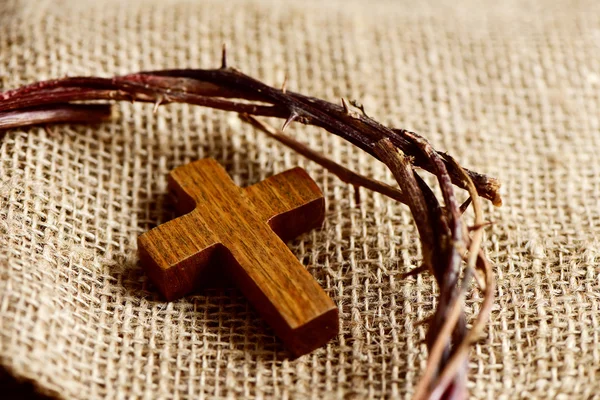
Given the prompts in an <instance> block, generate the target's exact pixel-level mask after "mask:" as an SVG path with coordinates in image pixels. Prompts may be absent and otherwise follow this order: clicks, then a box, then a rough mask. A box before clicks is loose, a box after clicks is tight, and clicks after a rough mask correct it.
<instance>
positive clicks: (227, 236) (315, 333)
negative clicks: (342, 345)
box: [138, 159, 339, 356]
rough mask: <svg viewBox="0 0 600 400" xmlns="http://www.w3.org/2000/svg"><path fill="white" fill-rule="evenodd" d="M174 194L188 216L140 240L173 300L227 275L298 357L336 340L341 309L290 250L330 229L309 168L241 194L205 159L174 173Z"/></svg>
mask: <svg viewBox="0 0 600 400" xmlns="http://www.w3.org/2000/svg"><path fill="white" fill-rule="evenodd" d="M169 188H170V190H171V191H172V192H173V194H174V196H175V198H176V200H177V207H178V209H179V210H180V212H185V213H186V214H185V215H183V216H181V217H179V218H177V219H174V220H172V221H169V222H167V223H165V224H163V225H160V226H158V227H156V228H154V229H152V230H151V231H149V232H146V233H144V234H143V235H141V236H140V237H139V240H138V247H139V252H140V260H141V262H142V265H143V266H144V268H146V270H147V272H148V274H149V276H150V277H151V279H152V280H153V282H154V283H155V284H156V285H157V286H158V288H159V290H160V291H161V292H162V294H163V295H164V296H165V298H166V299H167V300H174V299H177V298H180V297H182V296H185V295H186V294H188V293H190V292H192V291H193V290H194V289H196V288H197V287H198V286H199V285H201V284H202V283H203V280H206V279H210V277H211V276H214V275H215V274H217V275H218V274H226V275H227V276H228V278H229V279H230V280H231V281H233V282H234V283H235V284H236V286H237V287H238V288H239V289H240V290H241V291H242V293H244V295H245V296H246V297H247V298H248V300H249V301H250V302H251V303H252V305H253V306H254V307H255V308H256V309H257V310H258V312H259V313H260V315H261V316H262V317H263V318H264V319H265V320H266V321H267V322H268V323H269V324H270V325H271V326H272V327H273V329H274V330H275V332H276V333H277V335H278V336H279V337H280V338H281V339H282V340H283V342H284V343H285V344H286V345H287V347H288V348H289V349H290V350H291V351H292V353H293V354H294V355H296V356H300V355H302V354H306V353H308V352H310V351H312V350H314V349H316V348H318V347H320V346H322V345H324V344H325V343H327V341H329V339H331V338H332V337H333V336H334V335H336V334H337V332H338V329H339V327H338V310H337V307H336V306H335V304H334V303H333V301H332V300H331V299H330V298H329V297H328V296H327V294H326V293H325V292H324V291H323V289H322V288H321V287H320V286H319V285H318V284H317V282H316V281H315V280H314V279H313V277H312V276H311V275H310V274H309V273H308V272H307V271H306V269H305V267H304V266H303V265H302V264H301V263H300V262H299V261H298V259H297V258H296V256H294V254H293V253H292V252H291V251H290V249H289V248H288V247H287V246H286V245H285V243H284V241H286V240H289V239H291V238H293V237H295V236H297V235H299V234H300V233H303V232H306V231H308V230H311V229H313V228H317V227H320V226H321V224H322V223H323V219H324V214H325V201H324V198H323V195H322V193H321V191H320V190H319V188H318V187H317V185H316V184H315V182H314V181H313V180H312V179H311V178H310V177H309V176H308V174H307V173H306V172H305V171H304V170H303V169H301V168H294V169H291V170H289V171H286V172H283V173H281V174H278V175H275V176H272V177H270V178H268V179H266V180H264V181H262V182H259V183H257V184H255V185H252V186H249V187H247V188H240V187H238V186H236V185H235V184H234V182H233V181H232V180H231V178H230V177H229V175H228V174H227V172H226V171H225V170H224V169H223V168H222V167H221V166H220V165H219V164H218V163H217V162H216V161H215V160H213V159H204V160H200V161H196V162H193V163H190V164H187V165H184V166H181V167H179V168H176V169H175V170H173V171H172V172H171V174H170V176H169Z"/></svg>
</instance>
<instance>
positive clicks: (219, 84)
mask: <svg viewBox="0 0 600 400" xmlns="http://www.w3.org/2000/svg"><path fill="white" fill-rule="evenodd" d="M98 100H100V101H106V100H108V101H114V100H117V101H142V102H149V103H154V107H155V110H156V109H157V108H158V107H159V106H160V105H163V104H168V103H188V104H194V105H200V106H205V107H211V108H215V109H220V110H226V111H233V112H237V113H239V114H240V115H241V116H242V118H243V119H244V120H245V121H247V122H249V123H251V124H252V125H254V126H255V127H257V128H259V129H260V130H262V131H263V132H265V133H267V134H268V135H269V136H271V137H272V138H274V139H276V140H278V141H280V142H281V143H283V144H285V145H286V146H288V147H290V148H292V149H293V150H295V151H297V152H298V153H300V154H302V155H304V156H305V157H307V158H309V159H311V160H313V161H315V162H317V163H319V164H320V165H322V166H323V167H324V168H326V169H328V170H329V171H331V172H332V173H334V174H335V175H336V176H338V177H339V178H340V179H341V180H342V181H344V182H346V183H349V184H352V185H354V186H355V187H356V188H358V187H365V188H368V189H370V190H373V191H376V192H379V193H381V194H384V195H386V196H388V197H390V198H392V199H394V200H396V201H399V202H402V203H404V204H407V205H408V206H409V208H410V210H411V212H412V214H413V218H414V220H415V223H416V226H417V230H418V232H419V237H420V240H421V245H422V249H423V252H422V253H423V264H422V267H420V268H417V269H416V270H414V271H413V272H411V273H409V274H406V276H409V275H411V274H415V273H420V272H423V271H429V272H431V273H432V274H433V276H434V277H435V279H436V281H437V283H438V286H439V288H440V293H439V298H438V306H437V309H436V310H435V312H434V314H433V316H432V318H431V319H430V323H429V330H428V333H427V347H428V349H429V358H428V362H427V367H426V369H425V371H424V373H423V376H422V378H421V380H420V382H419V384H418V385H417V387H416V390H415V398H416V399H438V398H444V399H464V398H466V397H467V389H466V379H467V357H468V349H469V347H470V345H471V344H472V342H473V341H474V340H475V339H476V338H477V335H479V333H480V332H481V330H482V328H483V326H484V325H485V323H486V321H487V319H488V317H489V314H490V310H491V306H492V303H493V293H494V279H493V275H492V270H491V266H490V264H489V262H488V261H487V260H486V258H485V255H484V254H483V251H482V250H481V248H480V247H481V243H482V240H483V228H484V227H485V226H487V223H486V222H485V220H484V219H483V213H482V207H481V201H480V197H483V198H485V199H488V200H490V201H492V203H493V204H495V205H500V204H501V203H502V200H501V197H500V194H499V187H500V184H499V182H498V181H497V180H496V179H494V178H491V177H488V176H486V175H482V174H479V173H477V172H474V171H469V170H467V169H464V168H463V167H461V166H460V165H459V164H458V162H456V160H454V158H452V157H451V156H449V155H447V154H443V153H439V152H437V151H435V150H434V149H433V147H432V146H431V144H430V143H429V142H428V141H427V140H426V139H424V138H423V137H421V136H419V135H418V134H416V133H414V132H410V131H406V130H403V129H394V128H389V127H386V126H384V125H382V124H380V123H378V122H377V121H375V120H374V119H372V118H370V117H369V116H367V115H366V114H365V112H364V109H363V108H362V107H360V108H357V103H355V102H350V104H348V102H347V101H346V100H344V99H342V104H341V105H336V104H333V103H330V102H327V101H324V100H321V99H317V98H314V97H309V96H305V95H302V94H300V93H295V92H292V91H289V90H287V89H286V87H285V83H284V86H283V87H282V89H277V88H274V87H271V86H268V85H266V84H264V83H262V82H260V81H258V80H256V79H254V78H251V77H249V76H247V75H244V74H243V73H241V72H239V71H237V70H235V69H233V68H231V67H228V64H227V58H226V53H225V50H224V51H223V58H222V62H221V68H219V69H212V70H203V69H176V70H161V71H152V72H140V73H135V74H130V75H124V76H117V77H114V78H95V77H75V78H64V79H56V80H50V81H45V82H38V83H34V84H32V85H28V86H24V87H21V88H18V89H15V90H11V91H7V92H4V93H0V131H2V130H6V129H11V128H21V127H26V126H31V125H39V124H53V123H95V122H103V121H108V120H109V119H110V118H111V113H110V107H111V105H110V103H106V102H104V103H93V104H90V103H81V102H85V101H98ZM353 107H354V108H353ZM255 116H266V117H278V118H282V119H284V120H285V122H284V123H283V127H282V129H281V130H277V129H274V128H272V127H270V126H269V125H267V124H265V123H264V122H262V121H260V120H258V119H256V118H255ZM292 122H300V123H303V124H310V125H315V126H318V127H321V128H323V129H325V130H327V131H329V132H331V133H333V134H335V135H338V136H340V137H342V138H344V139H345V140H347V141H349V142H350V143H353V144H354V145H356V146H357V147H359V148H360V149H362V150H364V151H366V152H367V153H369V154H371V155H372V156H374V157H376V158H378V159H379V160H380V161H382V162H383V163H385V164H386V165H387V166H388V168H389V169H390V170H391V172H392V174H393V175H394V177H395V178H396V181H397V183H398V185H399V186H400V188H399V189H398V188H395V187H392V186H389V185H387V184H384V183H382V182H379V181H376V180H374V179H371V178H369V177H365V176H362V175H359V174H357V173H355V172H353V171H350V170H348V169H347V168H345V167H343V166H341V165H339V164H336V163H335V162H333V161H332V160H330V159H328V158H327V157H326V156H325V155H323V154H320V153H317V152H315V151H314V150H311V149H310V148H308V147H306V146H305V145H303V144H302V143H301V142H299V141H297V140H295V139H292V138H290V137H289V136H286V135H285V134H284V133H283V131H284V130H285V129H286V128H287V127H288V126H290V124H291V123H292ZM415 168H422V169H425V170H427V171H429V172H430V173H432V174H434V175H435V176H436V178H437V180H438V183H439V186H440V189H441V192H442V197H443V202H444V206H443V207H442V205H440V203H439V201H438V200H437V198H436V196H435V195H434V194H433V191H432V190H431V189H430V188H429V186H427V184H426V183H425V182H424V181H423V179H422V178H421V177H420V176H419V175H418V174H417V173H416V172H415ZM453 184H454V185H456V186H458V187H460V188H463V189H466V190H468V192H469V194H470V200H468V201H467V202H465V203H463V204H462V205H461V206H459V205H458V203H457V201H456V198H455V194H454V187H453ZM470 205H472V206H473V208H474V212H475V221H474V224H473V225H472V227H470V228H468V227H467V226H466V224H465V223H464V222H463V212H464V211H465V210H466V209H467V207H469V206H470ZM463 260H465V262H466V267H464V269H463V268H461V265H462V261H463ZM461 275H462V279H460V277H461ZM473 275H474V276H475V277H476V278H477V279H476V281H477V282H478V283H479V287H480V290H481V291H483V293H484V300H483V303H482V306H481V310H480V312H479V314H478V315H477V317H476V319H475V322H474V323H473V326H472V328H471V330H468V329H467V324H466V322H465V316H464V312H463V302H464V297H465V296H466V293H467V288H468V285H469V282H470V280H471V277H472V276H473Z"/></svg>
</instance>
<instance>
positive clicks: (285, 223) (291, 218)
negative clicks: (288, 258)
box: [244, 167, 325, 241]
mask: <svg viewBox="0 0 600 400" xmlns="http://www.w3.org/2000/svg"><path fill="white" fill-rule="evenodd" d="M244 190H245V192H246V195H247V196H248V197H249V199H250V200H251V202H252V204H253V205H254V208H255V209H256V210H257V212H260V213H261V215H262V217H263V218H264V220H265V221H268V222H269V225H270V226H271V229H273V231H274V232H275V233H276V234H277V235H278V236H279V237H280V238H281V239H283V240H284V241H287V240H291V239H292V238H294V237H296V236H298V235H299V234H301V233H303V232H306V231H309V230H311V229H313V228H318V227H320V226H321V224H322V223H323V219H324V218H325V200H324V198H323V194H322V193H321V190H320V189H319V187H318V186H317V184H316V183H315V182H314V181H313V180H312V178H311V177H310V176H309V175H308V174H307V173H306V171H305V170H304V169H302V168H299V167H298V168H293V169H291V170H288V171H285V172H282V173H280V174H277V175H274V176H271V177H270V178H267V179H265V180H264V181H262V182H259V183H257V184H255V185H252V186H249V187H247V188H245V189H244Z"/></svg>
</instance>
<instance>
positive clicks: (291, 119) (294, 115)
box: [281, 111, 299, 132]
mask: <svg viewBox="0 0 600 400" xmlns="http://www.w3.org/2000/svg"><path fill="white" fill-rule="evenodd" d="M298 117H299V115H298V113H297V112H295V111H292V112H291V113H290V116H289V117H287V119H286V120H285V122H284V123H283V126H282V127H281V131H282V132H283V131H285V128H287V127H288V126H289V125H290V124H291V123H292V122H294V120H296V119H297V118H298Z"/></svg>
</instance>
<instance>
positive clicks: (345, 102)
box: [342, 97, 350, 114]
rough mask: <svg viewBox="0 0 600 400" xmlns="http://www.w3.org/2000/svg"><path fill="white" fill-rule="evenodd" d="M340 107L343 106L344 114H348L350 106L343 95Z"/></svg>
mask: <svg viewBox="0 0 600 400" xmlns="http://www.w3.org/2000/svg"><path fill="white" fill-rule="evenodd" d="M342 107H344V112H345V113H346V114H350V106H349V105H348V102H347V101H346V99H345V98H343V97H342Z"/></svg>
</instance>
